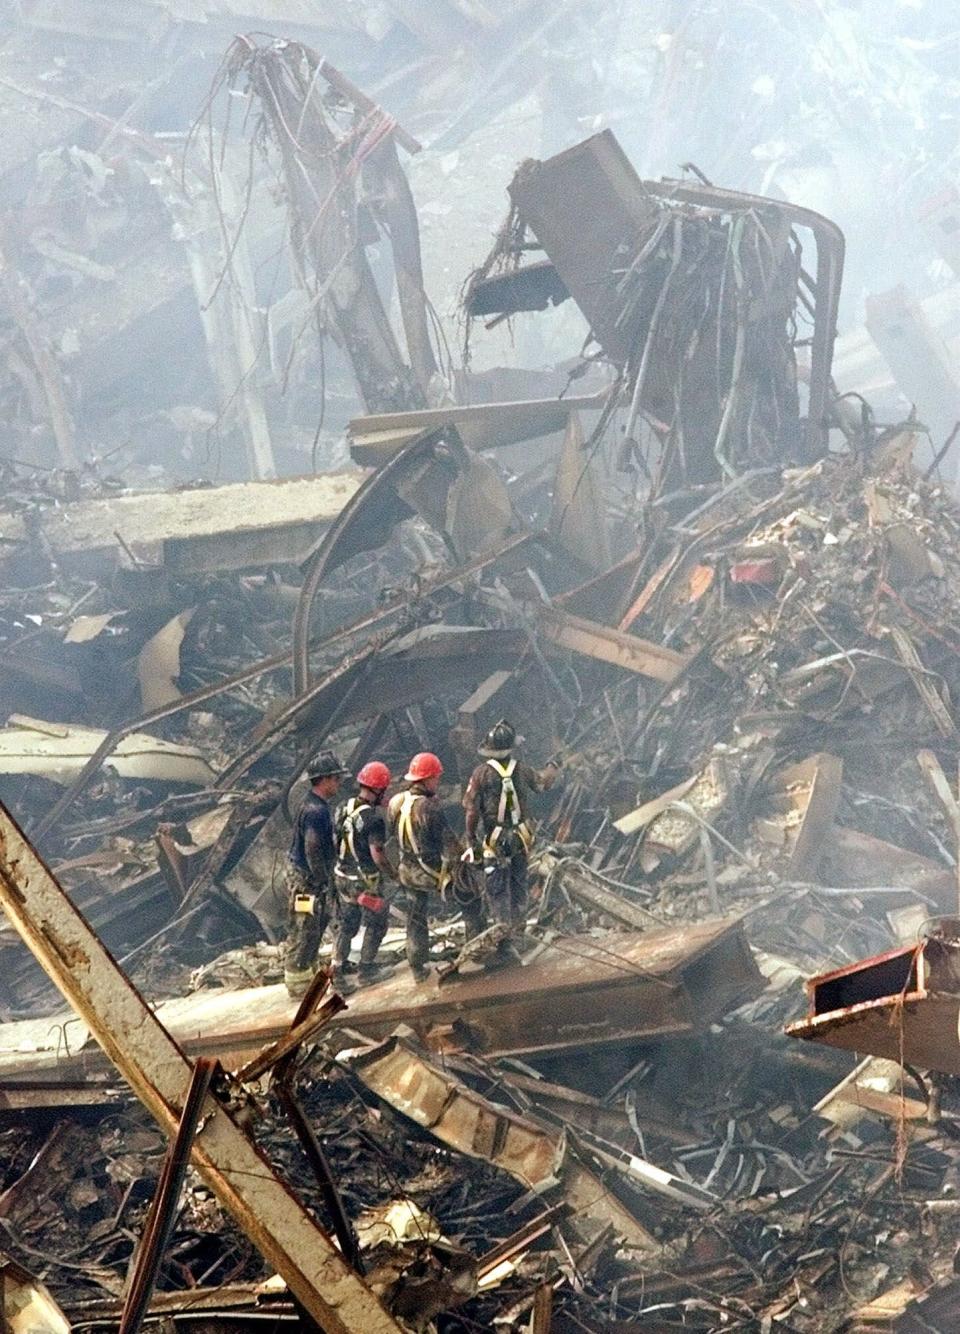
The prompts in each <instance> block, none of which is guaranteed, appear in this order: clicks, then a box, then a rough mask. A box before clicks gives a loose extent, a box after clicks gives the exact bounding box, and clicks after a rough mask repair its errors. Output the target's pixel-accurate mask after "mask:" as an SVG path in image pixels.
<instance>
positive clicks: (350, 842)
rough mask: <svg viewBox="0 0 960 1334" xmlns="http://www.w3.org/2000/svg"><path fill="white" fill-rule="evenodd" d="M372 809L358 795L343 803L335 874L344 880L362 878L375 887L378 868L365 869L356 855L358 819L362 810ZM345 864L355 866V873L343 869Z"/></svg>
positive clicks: (378, 879)
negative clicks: (372, 869)
mask: <svg viewBox="0 0 960 1334" xmlns="http://www.w3.org/2000/svg"><path fill="white" fill-rule="evenodd" d="M370 810H373V805H372V803H371V802H369V801H363V800H362V799H361V798H360V797H351V798H350V799H349V800H348V801H347V802H345V803H344V806H343V811H342V814H341V816H340V821H339V829H338V830H337V833H338V834H339V839H338V842H337V874H338V875H339V876H342V877H343V879H344V880H362V881H363V883H364V884H365V885H366V886H367V887H368V888H371V887H375V886H377V885H379V883H380V872H379V871H378V870H374V871H365V870H364V868H363V864H362V862H361V861H360V858H359V856H358V855H357V830H358V828H359V827H360V821H361V819H362V818H363V813H364V811H370ZM346 866H355V867H356V872H357V873H356V875H352V874H351V873H350V872H349V871H347V870H345V869H344V868H345V867H346Z"/></svg>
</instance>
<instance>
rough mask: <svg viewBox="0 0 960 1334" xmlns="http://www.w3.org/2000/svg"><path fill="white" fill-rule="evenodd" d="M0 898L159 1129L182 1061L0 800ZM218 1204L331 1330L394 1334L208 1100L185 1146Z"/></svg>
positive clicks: (173, 1110) (181, 1089)
mask: <svg viewBox="0 0 960 1334" xmlns="http://www.w3.org/2000/svg"><path fill="white" fill-rule="evenodd" d="M0 904H2V906H3V908H4V909H5V911H6V913H7V916H8V917H9V919H10V921H11V922H12V923H13V925H14V927H15V928H16V929H17V931H18V933H19V934H20V936H21V937H22V938H23V940H24V941H25V942H26V944H27V945H28V946H29V948H30V950H31V951H32V952H33V954H34V956H35V957H36V959H37V960H38V962H39V963H40V965H41V966H42V968H43V969H44V971H45V972H46V973H47V975H48V977H49V978H50V979H51V981H53V982H54V983H55V984H56V986H57V987H58V988H59V990H60V991H61V993H62V994H63V995H64V997H65V998H66V999H67V1001H68V1002H69V1003H70V1004H71V1005H72V1006H73V1008H74V1009H75V1010H76V1012H77V1013H78V1014H79V1015H80V1016H81V1017H82V1018H83V1020H84V1022H85V1023H86V1024H87V1025H88V1027H89V1028H90V1030H91V1032H93V1033H94V1034H95V1036H96V1038H97V1041H98V1042H99V1043H100V1045H101V1047H102V1048H103V1050H104V1051H105V1052H106V1054H107V1056H108V1057H109V1058H110V1060H111V1061H113V1063H114V1065H115V1066H116V1067H117V1069H118V1070H119V1071H120V1073H121V1074H122V1075H123V1077H124V1079H125V1080H126V1081H127V1083H128V1084H129V1085H130V1087H131V1088H132V1089H133V1091H134V1092H135V1093H136V1095H137V1097H138V1098H139V1099H140V1101H141V1102H142V1103H143V1104H144V1106H145V1107H147V1108H148V1110H149V1111H150V1112H151V1113H152V1115H153V1116H155V1117H156V1119H157V1121H158V1122H159V1123H160V1125H161V1126H162V1127H163V1129H164V1130H165V1131H166V1132H167V1134H169V1135H175V1134H176V1132H177V1128H178V1126H179V1124H180V1121H181V1117H182V1115H183V1109H184V1104H185V1101H186V1098H187V1094H188V1089H189V1087H190V1084H191V1080H192V1078H193V1066H192V1064H191V1062H190V1061H189V1060H188V1059H187V1057H186V1056H185V1055H184V1053H183V1051H182V1049H181V1048H180V1047H179V1046H178V1044H177V1043H176V1042H175V1041H174V1039H173V1038H172V1037H171V1036H170V1034H169V1033H168V1032H167V1030H166V1029H165V1028H164V1027H163V1025H162V1024H161V1023H160V1021H159V1020H158V1019H157V1018H156V1016H155V1015H154V1013H153V1012H152V1011H151V1009H150V1007H149V1006H148V1005H147V1004H146V1002H145V1001H144V999H143V997H142V996H141V995H140V994H139V992H138V991H137V990H136V988H135V987H134V986H133V985H132V983H131V982H130V981H129V979H128V978H127V977H126V976H125V975H124V973H123V972H122V971H121V969H120V968H119V967H118V966H117V964H116V963H115V962H114V960H113V959H112V958H111V956H110V954H109V953H108V952H107V950H106V949H105V948H104V946H103V945H102V944H101V942H100V940H99V939H98V938H97V936H96V934H95V933H94V932H93V931H92V930H91V928H90V927H89V926H88V925H87V923H86V921H85V920H84V918H83V917H82V916H81V914H80V913H79V912H78V911H77V909H76V908H75V907H74V906H73V904H72V903H71V902H70V899H69V898H68V897H67V895H66V894H65V893H64V891H63V890H62V888H61V887H60V885H59V884H58V883H57V880H56V879H55V877H54V876H53V874H52V872H51V871H50V870H49V869H48V868H47V867H46V866H45V865H44V863H43V862H42V861H41V860H40V858H39V856H38V855H37V853H36V851H35V850H34V848H33V847H32V846H31V844H30V842H29V841H28V839H27V838H26V836H25V835H24V834H23V833H22V831H21V830H20V828H19V827H18V825H17V824H16V822H15V821H14V819H13V817H12V816H11V815H10V813H9V811H7V810H6V808H5V807H3V806H2V805H0ZM191 1157H192V1160H193V1164H194V1166H195V1168H196V1169H197V1171H198V1172H199V1173H200V1175H201V1176H202V1177H203V1179H204V1181H205V1182H206V1183H207V1185H208V1186H209V1187H210V1189H211V1190H212V1191H213V1192H214V1193H215V1194H216V1196H217V1198H218V1200H219V1201H220V1203H221V1204H222V1205H223V1207H224V1208H225V1209H226V1210H227V1211H228V1212H229V1213H230V1214H231V1215H232V1216H233V1218H234V1220H235V1221H236V1222H237V1224H238V1225H239V1226H240V1227H241V1228H242V1229H243V1231H244V1232H245V1233H246V1234H247V1236H248V1237H249V1238H250V1240H251V1241H252V1242H253V1243H254V1244H255V1245H256V1246H257V1247H258V1249H259V1250H260V1252H261V1253H262V1255H263V1256H264V1258H265V1259H266V1260H267V1262H268V1263H269V1264H271V1265H273V1267H274V1268H275V1269H276V1270H277V1272H278V1273H279V1274H280V1275H281V1276H282V1278H283V1279H284V1280H285V1281H286V1283H287V1286H288V1287H289V1288H290V1291H291V1292H292V1293H293V1294H294V1296H295V1297H296V1298H297V1299H298V1300H299V1301H300V1302H301V1303H302V1304H303V1306H304V1307H305V1308H306V1309H307V1311H308V1312H309V1313H310V1315H311V1316H312V1317H313V1319H314V1320H316V1322H317V1323H318V1324H319V1325H320V1327H321V1329H323V1330H326V1331H330V1334H399V1326H398V1325H397V1324H396V1323H395V1321H394V1320H393V1318H392V1317H391V1316H390V1315H389V1314H388V1313H387V1312H386V1311H385V1310H384V1308H383V1307H382V1306H381V1305H380V1303H379V1302H378V1301H377V1299H376V1297H374V1295H373V1293H372V1292H371V1291H370V1290H369V1288H368V1287H367V1286H366V1284H365V1283H364V1282H363V1281H362V1279H360V1277H359V1276H358V1275H357V1274H355V1273H354V1271H353V1270H352V1269H351V1268H350V1266H349V1265H348V1264H347V1263H346V1262H345V1261H344V1260H343V1258H342V1257H341V1255H340V1254H339V1252H338V1251H337V1250H336V1248H335V1246H334V1245H333V1242H332V1241H331V1239H330V1237H329V1236H328V1235H327V1234H326V1232H324V1231H323V1229H322V1228H321V1227H320V1226H319V1225H318V1224H317V1223H316V1221H315V1220H314V1219H313V1218H312V1217H311V1216H310V1214H309V1213H308V1212H307V1211H306V1209H305V1208H304V1207H303V1205H302V1204H301V1203H300V1202H299V1201H298V1200H297V1199H296V1197H295V1196H294V1195H293V1194H292V1193H291V1192H290V1190H289V1189H288V1188H287V1187H286V1185H284V1183H283V1182H282V1181H281V1179H280V1178H279V1177H278V1176H277V1174H276V1172H275V1171H274V1169H273V1167H272V1166H271V1164H270V1163H269V1161H268V1160H267V1158H266V1157H265V1156H264V1155H263V1154H262V1153H261V1152H260V1150H259V1149H258V1148H257V1147H256V1145H255V1144H254V1143H253V1142H252V1140H250V1139H249V1138H248V1136H247V1135H246V1133H245V1132H244V1131H243V1130H242V1129H241V1128H240V1126H239V1125H238V1124H237V1123H236V1121H234V1119H233V1117H232V1116H231V1114H230V1113H229V1112H228V1111H227V1109H226V1108H225V1107H224V1106H222V1105H221V1104H220V1103H219V1102H217V1101H215V1100H214V1099H213V1098H211V1097H208V1098H207V1099H206V1101H205V1103H204V1111H203V1125H202V1128H201V1130H200V1131H199V1133H198V1134H197V1135H196V1137H195V1139H194V1141H193V1146H192V1150H191Z"/></svg>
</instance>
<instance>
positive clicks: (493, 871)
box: [463, 718, 560, 958]
mask: <svg viewBox="0 0 960 1334" xmlns="http://www.w3.org/2000/svg"><path fill="white" fill-rule="evenodd" d="M517 739H518V738H517V734H516V730H515V729H514V727H513V726H512V725H511V724H510V723H508V722H507V720H506V718H501V719H500V721H499V722H498V723H495V724H494V726H493V727H491V729H490V731H489V732H488V733H487V735H486V737H485V739H484V741H483V744H482V745H481V746H480V747H479V748H478V752H477V753H478V754H479V755H481V756H482V757H483V763H482V764H478V765H477V767H476V768H475V769H474V771H473V773H472V774H471V775H470V781H469V782H468V783H467V787H466V791H465V792H464V794H463V808H464V811H465V813H466V827H467V841H468V843H469V845H470V846H469V849H468V852H467V856H468V857H469V856H471V855H472V857H473V858H474V860H476V861H482V865H483V880H484V886H485V888H486V892H487V902H488V904H489V907H490V912H491V914H492V916H493V920H494V921H495V922H503V923H504V924H506V925H507V926H510V927H511V928H513V929H514V930H515V931H516V930H517V929H520V930H522V928H523V925H524V923H525V922H526V917H527V904H528V898H529V890H528V872H527V861H528V858H529V855H530V849H531V847H532V845H533V827H532V825H531V824H530V821H529V820H528V818H527V799H528V797H529V794H530V793H531V792H545V791H547V790H548V789H549V788H551V787H553V785H554V783H555V782H556V780H557V775H558V774H559V772H560V765H559V763H558V762H557V761H556V760H550V761H549V762H548V764H547V765H546V767H545V768H544V769H539V770H538V769H534V768H532V767H531V766H530V765H529V764H523V763H522V762H521V761H519V760H518V759H517V758H516V757H515V756H514V754H513V750H514V747H515V746H516V744H517ZM519 739H520V741H522V740H523V738H522V737H520V738H519ZM501 953H502V954H503V955H504V956H506V957H508V958H516V957H518V956H517V953H516V950H515V949H514V948H513V946H512V945H511V944H510V943H509V942H504V944H503V946H502V949H501Z"/></svg>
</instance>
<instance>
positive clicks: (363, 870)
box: [333, 760, 392, 986]
mask: <svg viewBox="0 0 960 1334" xmlns="http://www.w3.org/2000/svg"><path fill="white" fill-rule="evenodd" d="M391 777H392V776H391V773H390V770H389V769H388V768H387V766H386V765H385V764H383V763H381V761H380V760H371V761H370V762H369V764H365V765H364V766H363V768H362V769H361V770H360V772H359V773H358V774H357V794H356V796H354V797H349V798H348V799H347V800H346V801H345V802H343V804H342V805H341V806H339V807H338V809H337V813H336V816H335V817H334V828H335V831H336V844H337V863H336V866H335V868H334V882H335V884H336V889H337V898H338V901H339V907H340V921H339V926H338V931H337V941H336V945H335V946H334V953H333V969H334V975H335V977H336V978H337V979H338V981H339V982H340V983H341V985H342V984H343V982H344V980H345V979H347V978H349V977H350V976H352V975H353V974H356V978H357V981H358V982H359V984H360V985H361V986H366V985H368V984H369V983H370V982H375V981H376V980H377V978H378V977H379V976H380V975H381V970H380V968H378V966H377V951H378V950H379V949H380V945H381V942H382V941H383V937H384V934H385V933H386V930H387V920H388V915H389V912H388V904H387V900H386V897H385V896H384V894H383V888H384V886H383V877H384V874H390V872H391V867H390V863H389V861H388V860H387V856H386V853H385V852H384V844H385V843H386V841H387V827H386V821H385V819H384V813H383V799H384V797H385V796H386V793H387V788H388V787H389V786H390V781H391ZM361 926H362V927H363V943H362V944H361V946H360V965H359V967H358V966H357V965H356V964H355V963H352V962H351V960H350V945H351V943H352V942H353V938H354V936H356V934H357V932H358V931H359V930H360V927H361Z"/></svg>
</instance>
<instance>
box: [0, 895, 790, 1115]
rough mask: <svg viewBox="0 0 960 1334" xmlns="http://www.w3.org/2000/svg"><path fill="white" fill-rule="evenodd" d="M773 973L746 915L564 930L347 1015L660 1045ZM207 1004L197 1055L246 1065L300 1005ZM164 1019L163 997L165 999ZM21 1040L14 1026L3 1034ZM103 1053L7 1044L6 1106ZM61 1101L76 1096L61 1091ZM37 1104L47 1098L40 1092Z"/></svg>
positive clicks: (279, 993)
mask: <svg viewBox="0 0 960 1334" xmlns="http://www.w3.org/2000/svg"><path fill="white" fill-rule="evenodd" d="M763 986H764V979H763V977H762V976H761V974H760V971H759V969H758V968H757V966H756V963H755V962H754V960H753V957H752V955H751V952H750V948H749V946H748V945H747V942H746V938H745V936H744V934H743V926H742V923H740V922H739V921H731V920H729V919H728V920H726V921H708V922H695V923H689V924H685V925H683V926H682V927H675V928H674V927H670V928H657V929H654V930H650V931H645V932H644V933H643V934H638V933H636V932H623V931H620V932H611V933H609V934H608V935H605V936H599V937H595V936H561V937H558V938H557V939H556V940H554V941H553V942H551V944H549V945H548V946H547V947H546V949H544V951H543V952H542V953H541V954H539V955H538V956H537V957H536V958H535V959H533V960H531V962H530V963H528V964H525V965H524V966H523V967H518V968H511V969H509V970H501V971H498V972H495V973H483V974H475V975H470V976H466V977H453V978H450V979H449V980H447V981H446V982H444V984H443V986H442V987H428V986H422V985H420V984H418V983H416V982H415V981H414V979H413V977H412V975H411V974H410V972H409V970H401V971H398V972H397V973H396V974H395V975H393V976H391V977H388V978H385V979H384V981H383V982H378V983H375V984H374V985H372V986H369V987H364V988H362V989H361V990H360V991H358V992H356V993H355V994H354V995H352V996H351V997H350V1000H349V1010H348V1011H347V1014H346V1016H345V1025H346V1027H348V1028H349V1029H350V1030H351V1031H352V1032H356V1033H360V1034H362V1035H363V1036H365V1037H369V1038H373V1039H382V1038H385V1037H388V1036H389V1035H390V1034H391V1033H392V1032H393V1031H394V1030H395V1029H396V1027H397V1025H398V1024H406V1025H408V1026H409V1027H410V1028H411V1029H412V1030H413V1031H414V1032H415V1033H416V1034H417V1036H418V1037H419V1038H420V1039H421V1040H422V1041H425V1042H429V1040H430V1037H431V1035H432V1034H435V1033H436V1032H437V1031H441V1030H442V1031H449V1030H450V1029H451V1027H453V1029H454V1031H455V1033H457V1034H459V1035H460V1036H461V1038H462V1040H463V1041H464V1042H467V1041H469V1042H470V1043H471V1044H472V1046H473V1048H474V1049H476V1050H478V1051H482V1052H483V1053H484V1054H485V1055H487V1056H522V1055H532V1054H534V1053H541V1054H547V1053H550V1054H555V1053H559V1052H571V1051H573V1052H582V1051H585V1050H587V1049H588V1048H591V1047H598V1048H599V1047H604V1046H610V1047H623V1046H625V1045H627V1044H629V1045H631V1046H633V1045H636V1046H639V1045H641V1044H645V1043H659V1042H663V1041H664V1040H666V1039H668V1038H673V1037H689V1036H691V1035H692V1034H695V1033H699V1032H703V1031H704V1030H705V1029H706V1028H707V1027H708V1026H709V1025H710V1024H712V1023H714V1022H715V1021H716V1020H717V1019H719V1018H721V1017H722V1016H723V1015H724V1014H726V1013H727V1012H728V1011H730V1010H732V1009H735V1008H736V1007H737V1006H738V1005H743V1004H744V1003H745V1002H746V1001H748V1000H752V999H753V998H754V997H755V996H757V995H758V994H759V993H760V992H761V991H762V990H763ZM200 1002H202V1010H203V1014H202V1018H201V1017H200V1016H199V1014H195V1013H193V1012H192V1011H191V1007H190V1006H189V1005H187V1006H184V1005H183V1003H182V1002H180V1001H178V1002H177V1003H176V1008H175V1010H174V1012H173V1013H172V1014H171V1015H170V1028H171V1030H172V1031H173V1033H174V1034H175V1035H177V1036H179V1035H182V1038H181V1042H182V1046H183V1048H184V1049H185V1050H186V1051H187V1052H188V1053H190V1054H191V1055H201V1054H202V1055H209V1056H217V1057H219V1058H220V1060H221V1061H222V1062H223V1064H224V1065H228V1066H234V1067H235V1066H237V1065H240V1064H241V1063H242V1061H243V1059H244V1057H247V1056H255V1055H257V1054H258V1053H259V1052H260V1051H261V1050H262V1048H263V1046H264V1044H265V1043H267V1042H270V1041H275V1040H276V1039H278V1038H281V1037H283V1036H284V1034H285V1033H286V1032H287V1031H288V1029H289V1027H290V1020H291V1013H292V1009H293V1007H292V1006H291V1004H290V1000H289V998H288V996H287V993H286V990H285V988H284V987H283V986H279V985H278V986H275V987H257V988H250V989H248V990H245V991H237V992H232V993H230V994H229V995H226V996H224V997H223V998H222V999H221V1000H220V1001H219V1002H218V1001H215V1000H213V999H212V998H211V997H210V996H208V995H204V996H201V997H199V998H198V1008H199V1003H200ZM158 1014H159V1017H160V1020H161V1021H163V1019H164V1015H165V1009H164V1006H163V1005H161V1006H160V1007H158ZM3 1036H4V1037H5V1038H6V1039H7V1040H6V1041H5V1042H4V1046H6V1047H8V1048H10V1047H14V1048H15V1046H16V1042H14V1041H12V1039H13V1038H15V1037H16V1032H15V1031H14V1032H12V1033H10V1034H9V1035H8V1034H6V1033H5V1034H4V1035H3ZM105 1070H106V1063H105V1062H104V1061H103V1060H98V1059H97V1053H95V1052H91V1051H90V1050H80V1051H79V1052H76V1053H74V1054H72V1055H70V1056H63V1055H57V1054H56V1053H55V1052H53V1051H46V1052H38V1053H33V1054H31V1055H27V1056H25V1055H20V1054H14V1052H13V1051H11V1050H8V1051H7V1052H6V1053H3V1052H0V1081H2V1082H0V1105H2V1097H3V1087H4V1085H5V1083H6V1081H7V1080H8V1079H9V1080H11V1081H24V1080H32V1081H33V1082H34V1088H35V1089H36V1090H37V1092H36V1098H37V1099H38V1098H40V1096H41V1094H42V1090H41V1089H39V1087H38V1086H37V1084H36V1081H37V1080H38V1079H39V1078H52V1079H54V1080H56V1081H57V1082H58V1083H57V1085H51V1086H49V1087H51V1088H53V1089H56V1088H57V1087H58V1086H59V1087H63V1085H64V1082H65V1081H67V1080H70V1081H73V1082H74V1086H75V1085H76V1082H77V1081H80V1080H83V1079H84V1078H88V1079H89V1078H94V1077H96V1076H97V1075H102V1074H103V1073H105ZM52 1097H53V1101H54V1104H56V1101H57V1099H58V1098H59V1101H60V1102H61V1103H62V1102H67V1101H69V1094H58V1093H57V1092H56V1091H55V1092H54V1093H53V1095H52ZM34 1105H37V1106H39V1105H43V1104H41V1103H40V1102H38V1101H35V1103H34Z"/></svg>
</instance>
